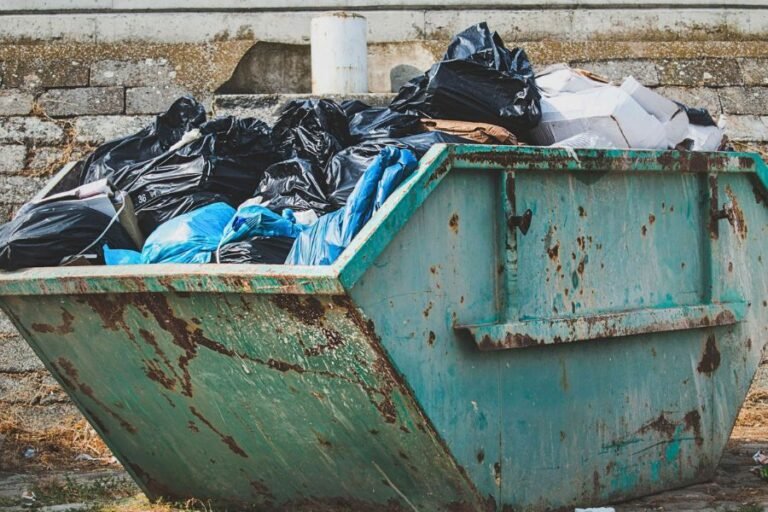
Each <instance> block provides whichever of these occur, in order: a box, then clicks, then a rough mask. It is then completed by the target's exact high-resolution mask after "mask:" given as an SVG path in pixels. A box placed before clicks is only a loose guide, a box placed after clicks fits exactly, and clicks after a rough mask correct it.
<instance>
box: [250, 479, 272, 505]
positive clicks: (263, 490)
mask: <svg viewBox="0 0 768 512" xmlns="http://www.w3.org/2000/svg"><path fill="white" fill-rule="evenodd" d="M250 484H251V487H253V489H254V491H256V494H257V495H259V496H263V497H264V498H266V499H267V500H269V501H274V500H275V495H274V494H272V491H270V490H269V487H267V484H265V483H264V481H263V480H251V481H250ZM267 505H268V506H270V505H271V504H267Z"/></svg>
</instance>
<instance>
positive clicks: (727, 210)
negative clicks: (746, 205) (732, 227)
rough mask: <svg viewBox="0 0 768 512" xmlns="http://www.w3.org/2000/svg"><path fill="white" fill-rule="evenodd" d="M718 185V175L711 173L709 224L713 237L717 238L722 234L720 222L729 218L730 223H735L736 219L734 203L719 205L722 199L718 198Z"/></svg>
mask: <svg viewBox="0 0 768 512" xmlns="http://www.w3.org/2000/svg"><path fill="white" fill-rule="evenodd" d="M718 195H719V194H718V186H717V175H715V174H710V176H709V219H710V222H709V225H710V234H711V235H712V238H715V239H717V238H718V236H719V235H720V229H719V227H718V222H719V221H721V220H724V219H725V220H727V221H728V222H729V223H730V224H733V223H734V222H735V220H736V216H735V214H734V210H733V203H731V202H728V203H725V204H724V205H723V206H722V207H720V206H719V204H720V200H719V198H718Z"/></svg>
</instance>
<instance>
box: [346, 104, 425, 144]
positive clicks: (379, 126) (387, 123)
mask: <svg viewBox="0 0 768 512" xmlns="http://www.w3.org/2000/svg"><path fill="white" fill-rule="evenodd" d="M420 119H421V116H420V115H418V114H416V113H412V112H410V113H409V112H396V111H394V110H391V109H389V108H368V109H366V110H361V111H359V112H357V113H356V114H354V115H353V116H352V117H351V118H350V120H349V134H350V137H351V138H352V140H353V141H354V142H355V143H360V142H363V141H366V140H372V139H379V138H384V137H387V138H397V137H404V136H406V135H413V134H416V133H419V132H422V131H424V130H423V129H422V127H421V122H420Z"/></svg>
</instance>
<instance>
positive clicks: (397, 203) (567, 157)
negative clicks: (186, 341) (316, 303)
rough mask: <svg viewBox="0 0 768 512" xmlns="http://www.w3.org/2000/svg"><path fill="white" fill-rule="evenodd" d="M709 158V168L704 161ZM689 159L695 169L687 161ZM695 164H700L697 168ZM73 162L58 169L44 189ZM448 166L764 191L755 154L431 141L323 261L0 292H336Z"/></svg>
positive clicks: (52, 271)
mask: <svg viewBox="0 0 768 512" xmlns="http://www.w3.org/2000/svg"><path fill="white" fill-rule="evenodd" d="M712 160H715V161H716V162H717V165H716V166H715V168H716V170H715V171H711V170H709V165H707V163H708V162H711V161H712ZM694 163H695V167H696V168H695V169H693V168H691V165H692V164H694ZM698 166H704V167H703V168H702V169H699V168H698ZM71 168H73V166H69V167H66V168H65V169H63V170H62V171H61V172H59V173H58V174H57V175H56V176H55V178H54V179H52V180H51V183H49V184H48V185H46V189H47V188H49V187H50V186H53V185H52V184H53V183H55V182H58V181H59V180H61V179H62V178H63V177H64V176H65V175H66V172H67V171H69V170H70V169H71ZM453 168H458V169H478V170H491V171H498V170H507V171H522V172H524V171H542V170H552V171H555V172H557V171H561V170H581V171H590V170H591V171H602V172H605V171H609V172H610V171H614V172H622V171H662V172H738V173H750V174H755V175H756V176H757V178H758V179H759V181H760V182H761V184H762V185H763V187H764V188H765V189H766V190H768V166H766V164H765V163H764V162H763V161H762V159H761V158H760V157H759V156H758V155H757V154H756V153H741V152H739V153H736V152H718V153H700V152H695V153H694V152H680V151H655V150H616V149H611V150H604V149H572V148H555V147H550V146H493V145H484V144H460V145H459V144H435V145H434V146H433V147H432V148H431V149H430V150H429V151H428V152H427V153H426V154H425V155H424V157H422V159H421V161H420V162H419V166H418V168H417V169H416V171H415V172H414V173H413V174H412V175H411V176H410V177H409V178H408V179H407V180H406V182H405V183H404V184H403V185H402V186H400V187H399V188H398V189H397V190H395V191H394V192H393V194H392V195H391V196H390V197H389V199H388V200H387V201H386V202H385V203H384V205H383V207H382V208H381V209H380V210H379V211H377V212H375V213H374V215H373V217H372V218H371V219H370V220H369V222H368V223H367V224H366V225H365V226H364V227H363V229H362V230H361V231H360V233H358V234H357V236H355V238H354V239H353V240H352V243H351V244H350V245H349V247H347V248H346V249H345V250H344V251H343V252H342V254H341V256H340V257H339V259H338V260H337V261H336V262H335V263H334V264H333V265H330V266H299V265H291V266H286V265H240V264H199V265H196V264H153V265H117V266H92V267H89V266H82V267H33V268H28V269H24V270H19V271H13V272H1V271H0V296H4V295H35V294H45V295H50V294H57V293H58V294H67V293H121V292H126V293H127V292H172V291H185V292H232V293H321V294H322V293H329V294H344V293H346V292H347V290H349V289H351V288H352V287H353V286H354V285H355V283H356V282H357V281H358V280H359V279H360V278H361V277H362V276H363V274H364V273H365V271H366V270H367V269H368V267H370V265H373V263H374V261H375V259H376V258H378V256H379V255H380V254H381V253H382V252H383V250H384V249H385V248H386V246H387V244H389V242H390V241H391V240H392V238H394V236H395V235H396V233H397V232H398V231H399V230H400V229H401V228H402V227H403V226H404V225H405V224H406V223H407V222H408V220H409V219H410V217H411V216H412V215H413V214H414V213H415V212H416V210H417V209H418V208H419V207H420V206H421V204H422V203H423V202H424V201H425V200H426V198H427V197H428V196H429V194H430V193H431V192H432V191H433V190H434V189H435V188H436V187H437V185H438V184H439V183H440V181H442V179H443V178H444V177H445V176H446V175H447V174H448V173H449V172H450V171H451V169H453Z"/></svg>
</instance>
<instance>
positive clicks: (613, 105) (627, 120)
mask: <svg viewBox="0 0 768 512" xmlns="http://www.w3.org/2000/svg"><path fill="white" fill-rule="evenodd" d="M587 132H591V133H595V134H599V135H601V136H602V137H604V138H605V139H606V140H608V141H610V142H611V144H613V146H615V147H617V148H622V149H629V148H637V149H666V148H667V139H666V131H665V129H664V126H663V125H662V123H661V122H660V121H659V120H658V119H656V118H655V117H654V116H652V115H651V114H649V113H648V112H647V111H646V110H645V109H643V107H641V106H640V104H639V103H637V101H635V100H634V99H633V98H632V97H631V96H630V95H629V94H627V93H626V92H625V91H623V90H621V89H619V88H618V87H613V86H611V85H601V86H598V87H593V88H590V89H585V90H582V91H579V92H575V93H561V94H557V95H555V96H551V97H546V96H545V97H542V99H541V123H539V125H538V126H537V127H536V128H534V129H533V130H532V132H531V135H532V137H533V139H534V141H535V142H536V144H540V145H545V146H549V145H552V144H555V143H557V142H560V141H562V140H565V139H568V138H570V137H573V136H575V135H579V134H582V133H587Z"/></svg>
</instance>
